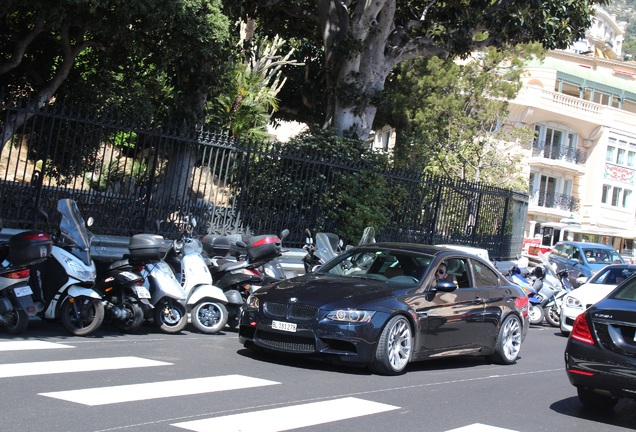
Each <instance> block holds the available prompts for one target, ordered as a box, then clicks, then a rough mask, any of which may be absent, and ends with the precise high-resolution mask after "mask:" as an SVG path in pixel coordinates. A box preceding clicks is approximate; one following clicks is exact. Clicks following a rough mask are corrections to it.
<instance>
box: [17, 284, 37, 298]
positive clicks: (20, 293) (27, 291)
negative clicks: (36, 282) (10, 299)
mask: <svg viewBox="0 0 636 432" xmlns="http://www.w3.org/2000/svg"><path fill="white" fill-rule="evenodd" d="M13 292H14V293H15V296H16V297H24V296H28V295H31V294H33V291H32V290H31V287H30V286H24V287H16V288H13Z"/></svg>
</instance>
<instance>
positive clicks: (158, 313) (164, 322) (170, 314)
mask: <svg viewBox="0 0 636 432" xmlns="http://www.w3.org/2000/svg"><path fill="white" fill-rule="evenodd" d="M154 322H155V325H156V326H157V328H158V329H159V330H161V331H162V332H164V333H169V334H173V333H179V332H180V331H181V330H183V329H184V328H185V326H186V324H187V323H188V314H186V311H185V308H184V307H183V306H182V305H180V304H178V303H176V302H172V301H166V302H163V303H160V304H158V305H156V307H155V314H154Z"/></svg>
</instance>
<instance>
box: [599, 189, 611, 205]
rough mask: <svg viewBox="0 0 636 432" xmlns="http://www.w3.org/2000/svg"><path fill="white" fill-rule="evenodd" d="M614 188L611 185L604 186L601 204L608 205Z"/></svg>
mask: <svg viewBox="0 0 636 432" xmlns="http://www.w3.org/2000/svg"><path fill="white" fill-rule="evenodd" d="M611 189H612V187H611V186H610V185H603V194H602V195H601V202H602V203H603V204H607V201H608V197H609V193H610V190H611Z"/></svg>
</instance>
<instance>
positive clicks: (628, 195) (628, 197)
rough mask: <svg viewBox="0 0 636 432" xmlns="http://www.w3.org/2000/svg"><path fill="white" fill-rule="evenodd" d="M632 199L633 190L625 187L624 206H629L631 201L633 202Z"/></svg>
mask: <svg viewBox="0 0 636 432" xmlns="http://www.w3.org/2000/svg"><path fill="white" fill-rule="evenodd" d="M631 199H632V191H630V190H629V189H625V192H624V193H623V205H622V207H623V208H629V207H630V206H629V205H630V203H631Z"/></svg>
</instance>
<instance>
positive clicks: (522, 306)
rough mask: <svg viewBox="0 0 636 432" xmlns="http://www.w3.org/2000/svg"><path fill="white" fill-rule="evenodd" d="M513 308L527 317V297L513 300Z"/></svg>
mask: <svg viewBox="0 0 636 432" xmlns="http://www.w3.org/2000/svg"><path fill="white" fill-rule="evenodd" d="M515 306H516V307H517V309H519V310H520V311H521V314H522V315H523V316H524V317H527V316H528V296H523V297H517V298H516V299H515Z"/></svg>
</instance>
